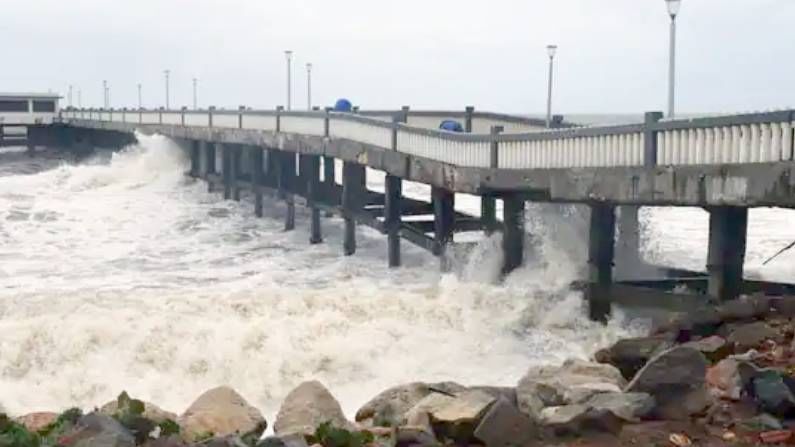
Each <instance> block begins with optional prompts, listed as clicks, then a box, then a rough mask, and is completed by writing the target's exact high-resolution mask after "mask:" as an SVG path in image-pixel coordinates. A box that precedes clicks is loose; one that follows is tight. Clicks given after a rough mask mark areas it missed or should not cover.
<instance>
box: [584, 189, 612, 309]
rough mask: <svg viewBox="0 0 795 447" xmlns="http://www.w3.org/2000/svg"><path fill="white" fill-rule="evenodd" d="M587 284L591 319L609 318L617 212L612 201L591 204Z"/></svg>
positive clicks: (586, 293)
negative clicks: (611, 203)
mask: <svg viewBox="0 0 795 447" xmlns="http://www.w3.org/2000/svg"><path fill="white" fill-rule="evenodd" d="M588 237H589V239H588V285H587V289H586V292H585V295H586V299H587V300H588V314H589V316H590V318H591V320H594V321H603V322H605V321H607V318H608V317H609V316H610V312H611V304H610V286H611V284H612V283H613V257H614V254H615V253H614V252H615V237H616V211H615V207H614V206H613V205H610V204H605V203H597V204H594V205H591V220H590V228H589V232H588Z"/></svg>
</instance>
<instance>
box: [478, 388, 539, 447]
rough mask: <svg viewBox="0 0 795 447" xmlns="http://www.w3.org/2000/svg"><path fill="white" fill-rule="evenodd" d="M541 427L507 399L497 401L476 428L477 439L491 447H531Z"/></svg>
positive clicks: (534, 443)
mask: <svg viewBox="0 0 795 447" xmlns="http://www.w3.org/2000/svg"><path fill="white" fill-rule="evenodd" d="M538 434H539V427H538V426H537V425H536V423H535V422H533V421H532V420H530V418H528V417H527V416H525V415H524V414H522V413H521V412H520V411H519V410H518V409H517V408H516V407H515V406H514V405H513V404H511V403H510V402H508V401H507V400H505V399H497V401H496V402H494V404H493V405H492V406H491V408H489V411H488V412H486V414H485V415H484V416H483V418H482V419H481V421H480V423H479V424H478V426H477V427H476V428H475V432H474V436H475V438H477V439H479V440H480V441H482V442H483V443H484V444H485V445H487V446H489V447H515V446H522V447H530V446H533V445H540V444H537V443H536V441H535V440H536V438H537V436H538Z"/></svg>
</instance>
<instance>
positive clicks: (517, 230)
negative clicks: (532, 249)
mask: <svg viewBox="0 0 795 447" xmlns="http://www.w3.org/2000/svg"><path fill="white" fill-rule="evenodd" d="M503 204H504V209H503V214H504V217H503V220H504V229H503V234H502V254H503V263H502V274H503V275H507V274H509V273H511V272H512V271H514V270H516V269H517V268H519V267H521V265H522V261H523V260H524V220H525V215H524V213H525V201H524V199H523V198H521V197H519V196H507V197H505V198H503Z"/></svg>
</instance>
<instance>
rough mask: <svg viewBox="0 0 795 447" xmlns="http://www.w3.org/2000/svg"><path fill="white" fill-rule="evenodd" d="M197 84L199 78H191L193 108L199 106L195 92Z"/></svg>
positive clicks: (195, 108)
mask: <svg viewBox="0 0 795 447" xmlns="http://www.w3.org/2000/svg"><path fill="white" fill-rule="evenodd" d="M198 84H199V80H198V79H196V78H193V110H197V109H198V108H199V107H198V103H199V101H198V94H197V90H198Z"/></svg>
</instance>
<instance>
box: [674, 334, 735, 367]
mask: <svg viewBox="0 0 795 447" xmlns="http://www.w3.org/2000/svg"><path fill="white" fill-rule="evenodd" d="M682 346H687V347H690V348H693V349H696V350H698V351H699V352H700V353H702V354H704V357H706V358H707V359H709V361H710V362H712V363H715V362H719V361H721V360H723V359H725V358H726V357H728V356H729V355H730V354H731V352H732V347H731V345H730V344H729V342H727V341H726V339H725V338H723V337H721V336H719V335H713V336H711V337H706V338H702V339H701V340H696V341H691V342H687V343H684V344H683V345H682Z"/></svg>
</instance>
